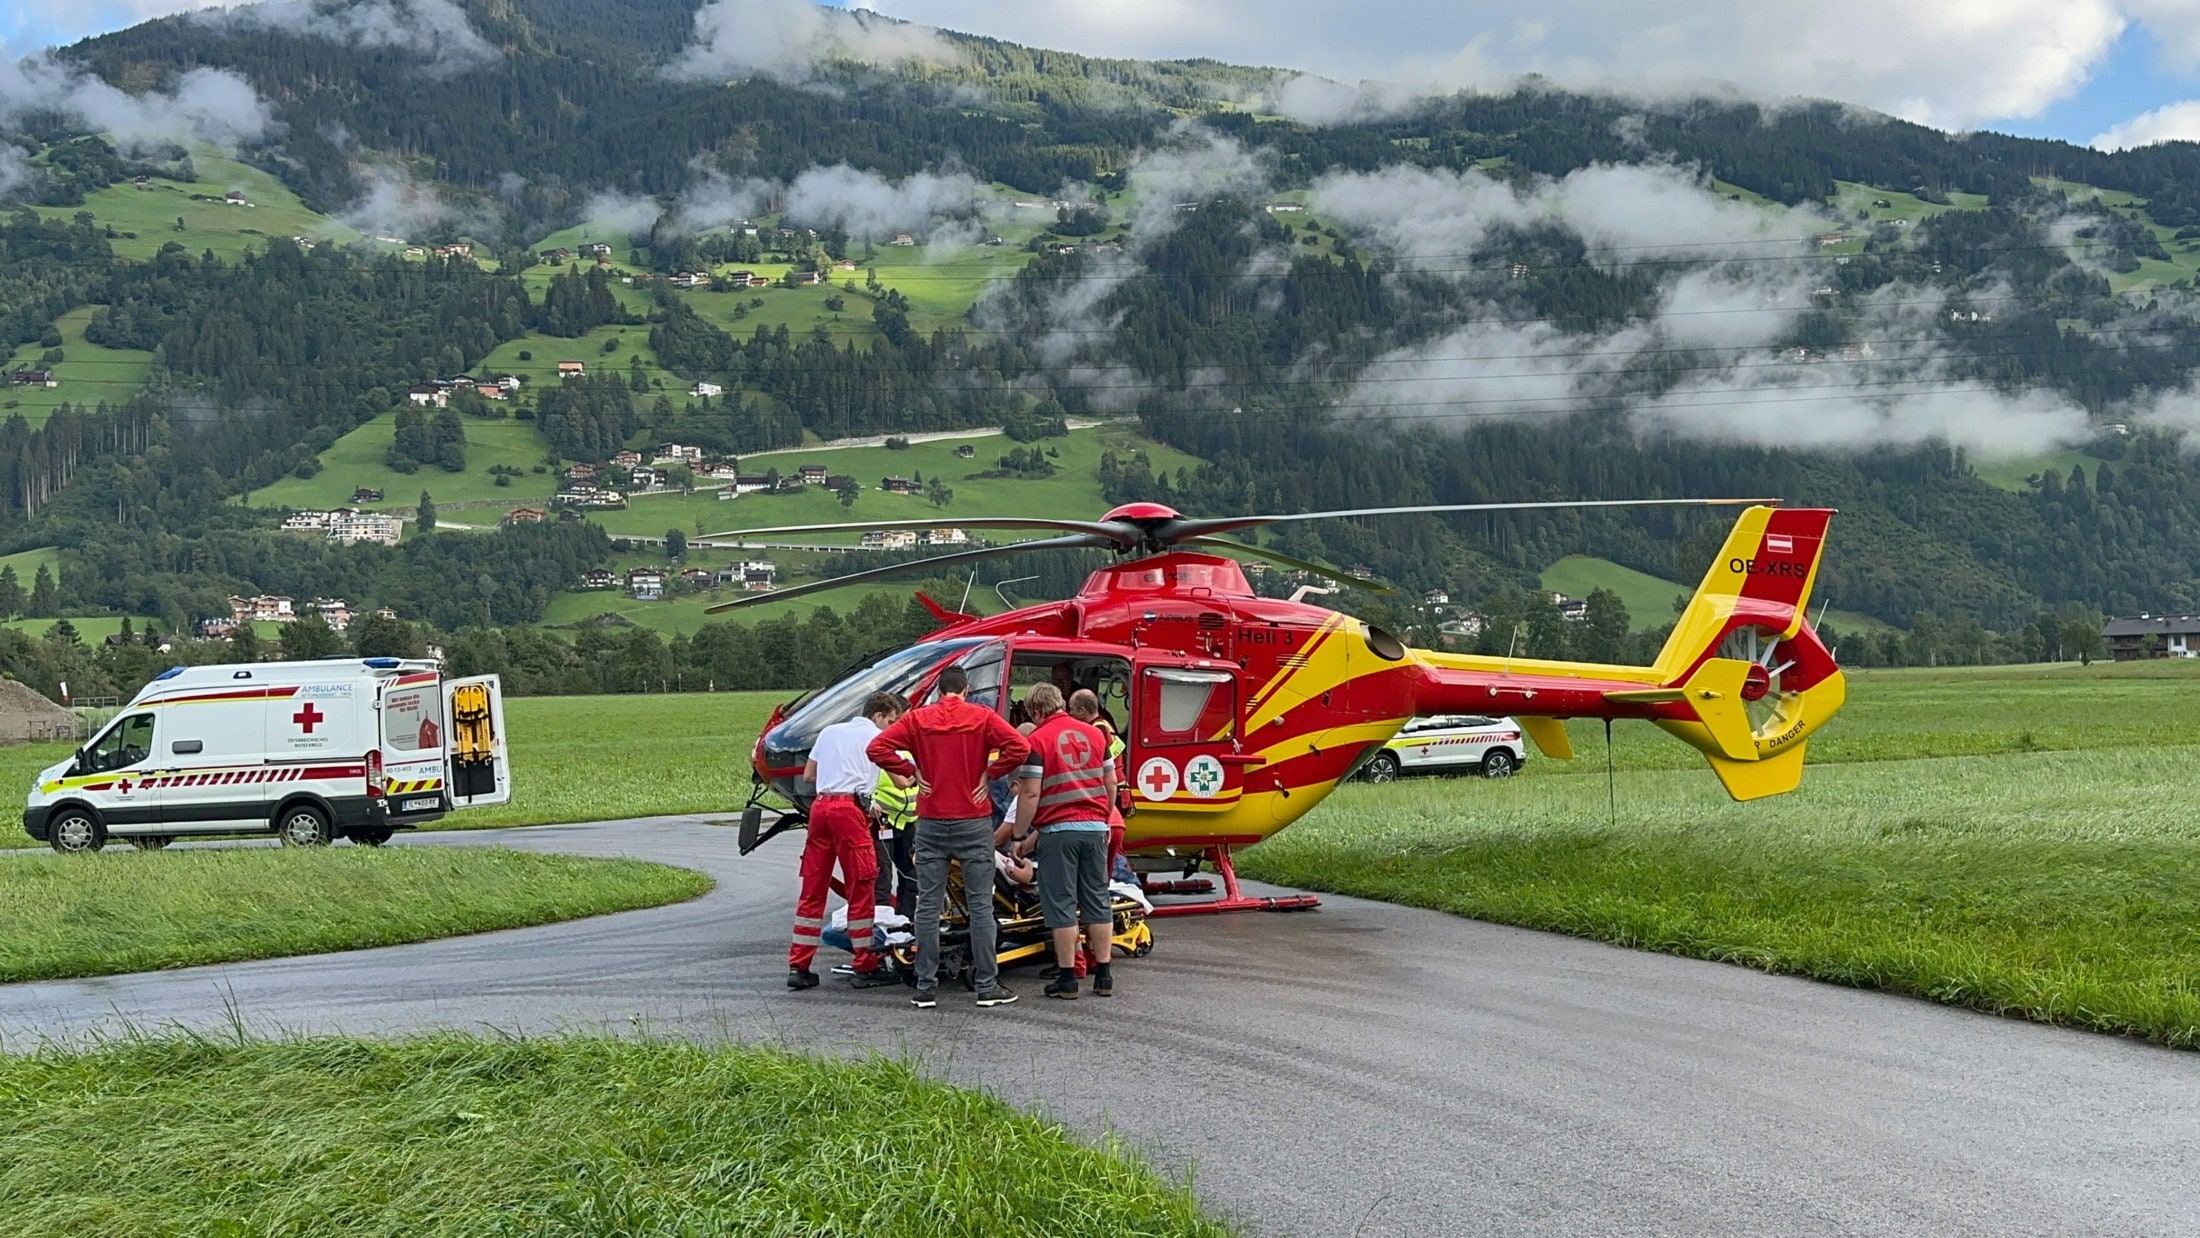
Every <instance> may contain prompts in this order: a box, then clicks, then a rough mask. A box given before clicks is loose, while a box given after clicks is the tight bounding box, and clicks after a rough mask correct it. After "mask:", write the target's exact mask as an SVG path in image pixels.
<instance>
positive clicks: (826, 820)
mask: <svg viewBox="0 0 2200 1238" xmlns="http://www.w3.org/2000/svg"><path fill="white" fill-rule="evenodd" d="M900 716H901V702H900V700H899V698H897V697H895V696H894V695H893V694H892V693H888V692H874V693H872V694H871V697H870V699H869V700H866V701H865V702H863V715H862V716H861V717H858V718H850V719H849V720H848V721H846V722H836V723H834V724H833V725H831V726H829V727H826V728H825V729H824V730H823V731H821V732H819V734H818V737H817V742H816V743H815V744H814V745H812V746H811V748H810V760H809V766H808V768H807V769H805V770H804V771H803V774H804V776H805V777H807V778H808V779H809V780H810V785H811V786H812V787H814V788H816V791H817V794H816V798H815V799H814V800H812V801H811V804H810V828H809V839H808V841H807V842H806V843H805V844H804V845H803V848H802V895H801V897H800V898H799V899H797V900H796V902H795V905H794V941H793V944H792V945H791V946H790V947H788V950H787V987H788V988H790V989H797V990H799V989H814V988H816V987H817V984H818V980H817V973H815V972H813V971H811V970H810V963H811V962H812V961H813V960H814V959H816V958H817V941H818V936H819V935H820V934H821V933H823V932H824V930H825V896H826V893H827V892H828V891H829V890H830V889H831V887H832V881H833V865H834V864H835V863H836V862H837V863H838V864H839V865H840V881H841V892H842V893H843V894H844V895H846V896H847V899H848V940H849V942H850V943H851V944H852V945H853V946H854V948H855V953H856V963H855V976H854V978H853V984H854V986H855V987H856V988H859V989H873V988H878V987H880V986H882V985H889V984H899V983H900V978H899V977H897V976H895V975H894V972H893V969H892V968H890V967H887V966H886V965H885V963H886V960H885V957H884V956H882V955H881V954H879V952H878V951H877V950H875V949H873V948H872V944H873V943H872V934H871V927H872V926H871V915H872V901H871V900H872V896H873V894H874V893H875V891H876V886H877V882H878V858H877V852H876V850H875V848H874V847H873V845H872V841H871V814H870V808H869V806H868V804H866V803H865V800H866V799H867V798H868V797H869V796H870V794H871V790H872V788H873V787H874V786H876V785H877V784H878V776H879V773H878V767H877V766H876V765H873V764H871V761H870V758H869V757H867V756H865V755H864V752H863V750H864V748H865V746H867V745H868V744H869V743H870V742H871V740H872V739H873V738H875V737H876V736H877V735H878V733H879V731H880V729H882V728H884V727H886V726H888V725H891V724H892V723H893V721H894V720H895V719H896V718H898V717H900Z"/></svg>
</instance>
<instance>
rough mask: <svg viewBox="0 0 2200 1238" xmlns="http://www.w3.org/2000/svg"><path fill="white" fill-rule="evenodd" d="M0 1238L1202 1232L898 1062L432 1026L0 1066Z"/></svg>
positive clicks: (1132, 1163) (1127, 1174) (1128, 1161)
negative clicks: (435, 1031)
mask: <svg viewBox="0 0 2200 1238" xmlns="http://www.w3.org/2000/svg"><path fill="white" fill-rule="evenodd" d="M0 1097H5V1098H7V1102H8V1105H9V1107H10V1108H12V1109H14V1110H15V1111H16V1112H18V1113H21V1114H26V1115H34V1119H33V1120H29V1121H19V1122H11V1123H5V1124H0V1234H8V1235H17V1234H20V1235H32V1234H36V1235H42V1236H43V1235H77V1234H82V1235H99V1236H100V1238H135V1236H138V1235H170V1234H301V1235H303V1234H331V1235H335V1234H341V1235H346V1236H347V1238H374V1236H381V1235H387V1236H390V1238H441V1236H446V1235H448V1236H454V1238H455V1236H458V1235H468V1236H472V1235H503V1234H509V1235H519V1234H527V1235H589V1236H595V1235H607V1234H619V1235H703V1234H728V1235H731V1234H738V1235H743V1236H744V1238H826V1236H837V1235H846V1236H851V1238H852V1236H855V1235H876V1234H891V1235H895V1236H896V1238H924V1236H927V1235H966V1234H1000V1235H1035V1236H1036V1235H1046V1236H1048V1238H1083V1236H1086V1235H1090V1236H1092V1238H1129V1236H1134V1235H1221V1234H1224V1233H1226V1232H1227V1231H1226V1229H1225V1228H1224V1227H1223V1226H1222V1225H1220V1224H1217V1223H1215V1222H1214V1221H1212V1220H1208V1219H1206V1218H1203V1217H1202V1216H1201V1214H1200V1212H1199V1209H1198V1206H1197V1205H1196V1204H1195V1203H1194V1201H1193V1199H1192V1197H1191V1194H1190V1192H1189V1191H1188V1190H1187V1189H1186V1188H1184V1187H1183V1186H1180V1185H1177V1184H1173V1183H1169V1182H1166V1181H1164V1180H1162V1179H1161V1178H1160V1177H1159V1176H1157V1175H1156V1174H1155V1173H1154V1172H1153V1171H1152V1170H1151V1169H1150V1168H1148V1167H1146V1166H1145V1165H1143V1164H1142V1163H1140V1162H1138V1161H1137V1160H1135V1159H1133V1158H1131V1157H1130V1156H1128V1155H1126V1154H1125V1153H1124V1151H1123V1150H1122V1149H1120V1148H1117V1147H1112V1146H1110V1147H1099V1148H1095V1147H1088V1146H1085V1145H1083V1144H1080V1143H1078V1142H1076V1141H1074V1140H1072V1139H1071V1138H1069V1137H1068V1136H1067V1135H1066V1134H1065V1132H1064V1131H1063V1129H1062V1128H1061V1127H1060V1126H1058V1125H1055V1124H1053V1123H1049V1122H1045V1121H1042V1120H1040V1119H1037V1118H1033V1117H1029V1116H1026V1115H1023V1114H1020V1113H1018V1112H1016V1111H1015V1110H1013V1109H1010V1108H1009V1107H1007V1106H1005V1105H1003V1104H1001V1103H999V1102H997V1101H994V1100H992V1099H989V1098H987V1097H984V1096H980V1095H977V1094H974V1093H971V1092H966V1091H961V1090H957V1089H954V1088H950V1087H946V1086H943V1085H941V1084H938V1083H933V1082H928V1081H926V1080H924V1079H922V1078H920V1077H919V1076H918V1075H917V1074H916V1073H915V1072H914V1071H913V1070H911V1069H910V1068H908V1067H906V1066H903V1065H899V1064H896V1063H893V1062H887V1061H881V1060H871V1061H861V1062H841V1061H822V1060H817V1059H812V1058H803V1057H797V1056H794V1055H791V1054H787V1053H782V1052H776V1051H773V1050H769V1049H761V1048H755V1047H748V1046H721V1047H713V1048H701V1047H696V1046H693V1045H688V1044H659V1043H650V1042H645V1041H634V1040H617V1039H598V1038H558V1039H541V1040H484V1039H476V1038H471V1037H464V1036H454V1035H445V1036H437V1037H433V1038H428V1039H421V1040H411V1041H398V1042H394V1043H381V1042H374V1041H365V1040H352V1039H313V1040H300V1041H290V1042H276V1043H254V1042H243V1043H218V1042H214V1041H209V1040H205V1039H199V1038H190V1037H185V1038H168V1039H150V1040H131V1041H124V1042H121V1043H116V1044H112V1045H109V1046H107V1047H104V1048H99V1049H96V1050H93V1051H90V1052H82V1053H79V1052H70V1051H64V1050H61V1049H53V1050H48V1051H44V1052H40V1053H37V1054H34V1055H31V1056H28V1057H18V1058H0Z"/></svg>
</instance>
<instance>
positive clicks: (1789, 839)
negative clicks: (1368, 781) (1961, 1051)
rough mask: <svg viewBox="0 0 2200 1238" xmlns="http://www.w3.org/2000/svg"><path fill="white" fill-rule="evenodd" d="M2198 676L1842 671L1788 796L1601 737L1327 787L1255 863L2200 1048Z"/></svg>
mask: <svg viewBox="0 0 2200 1238" xmlns="http://www.w3.org/2000/svg"><path fill="white" fill-rule="evenodd" d="M2196 671H2200V668H2195V667H2193V666H2191V665H2190V664H2182V665H2174V666H2172V665H2166V664H2161V663H2155V664H2147V665H2140V666H2096V667H2094V668H2092V669H2091V670H2081V669H2079V668H2076V667H2068V668H2056V669H2040V668H2023V669H2009V670H1997V669H1972V670H1962V671H1882V672H1872V673H1865V674H1858V675H1855V676H1854V677H1853V679H1852V687H1851V696H1850V704H1849V708H1848V710H1847V712H1845V713H1844V714H1843V715H1842V716H1841V718H1840V719H1839V720H1837V721H1836V722H1835V723H1834V724H1833V726H1832V727H1830V728H1829V729H1828V731H1827V732H1826V733H1825V734H1824V735H1823V736H1822V737H1821V738H1819V739H1816V740H1814V741H1813V743H1812V748H1811V754H1810V755H1811V758H1812V760H1813V763H1814V768H1812V769H1811V770H1810V771H1809V772H1808V774H1807V775H1806V776H1805V778H1804V782H1803V786H1802V789H1801V790H1799V791H1798V792H1796V793H1795V794H1793V795H1789V796H1784V797H1780V798H1777V799H1772V800H1767V801H1760V802H1757V803H1754V804H1735V803H1732V802H1731V801H1729V800H1728V799H1727V798H1726V797H1725V795H1724V794H1723V793H1722V792H1721V791H1720V789H1719V787H1718V784H1717V783H1716V782H1715V781H1714V780H1713V779H1712V778H1711V777H1710V775H1709V774H1708V773H1707V772H1706V771H1704V770H1703V769H1702V768H1701V763H1700V760H1699V759H1698V758H1697V757H1696V756H1695V755H1694V753H1693V752H1692V751H1691V750H1689V749H1687V748H1685V747H1683V746H1681V745H1680V744H1678V743H1676V742H1673V741H1671V740H1668V739H1666V738H1664V737H1663V736H1662V735H1659V734H1657V733H1656V732H1654V731H1652V730H1651V729H1650V728H1648V727H1646V726H1641V725H1639V724H1630V725H1623V726H1621V727H1619V728H1618V736H1617V743H1616V745H1615V753H1614V755H1615V764H1616V765H1617V766H1618V767H1619V769H1620V771H1621V772H1620V774H1619V775H1618V779H1617V792H1618V794H1617V805H1618V806H1617V812H1616V815H1613V816H1610V817H1608V816H1607V807H1606V805H1607V801H1606V787H1605V781H1604V777H1603V770H1602V768H1601V765H1602V761H1601V759H1600V758H1601V756H1602V753H1601V751H1600V749H1601V730H1600V728H1596V727H1590V726H1583V725H1580V724H1576V726H1575V736H1574V742H1575V745H1576V748H1577V750H1578V751H1579V752H1580V753H1581V754H1582V759H1581V760H1580V761H1579V762H1577V763H1576V764H1575V765H1573V766H1564V765H1561V764H1559V763H1556V762H1549V761H1541V762H1538V761H1533V760H1531V761H1530V763H1529V765H1528V767H1527V771H1526V775H1525V776H1523V777H1520V778H1516V779H1513V780H1511V781H1508V782H1496V783H1490V782H1482V781H1478V780H1423V781H1411V782H1403V783H1398V784H1393V785H1391V786H1385V787H1369V786H1351V787H1347V788H1345V789H1343V790H1342V791H1340V792H1339V793H1338V794H1337V795H1336V796H1335V797H1334V798H1332V799H1331V800H1330V801H1329V802H1327V803H1325V804H1324V805H1323V806H1322V808H1321V809H1320V810H1319V811H1317V812H1316V813H1314V814H1312V815H1311V816H1310V817H1309V818H1308V819H1307V820H1306V821H1304V822H1302V823H1300V824H1299V825H1298V826H1296V827H1295V828H1293V829H1292V830H1290V831H1289V832H1288V833H1286V834H1284V835H1282V836H1281V837H1279V838H1278V839H1277V840H1276V841H1274V842H1271V843H1269V844H1266V845H1264V846H1262V847H1259V848H1257V849H1255V850H1253V851H1252V852H1249V853H1248V854H1247V856H1246V857H1245V867H1246V869H1247V871H1248V872H1250V873H1253V874H1256V875H1258V876H1259V877H1261V878H1262V879H1264V880H1269V881H1275V882H1280V883H1283V884H1287V885H1296V886H1303V887H1309V888H1313V889H1320V890H1329V891H1336V892H1339V893H1348V894H1358V895H1362V896H1366V897H1372V898H1380V899H1386V900H1390V901H1394V902H1401V903H1409V904H1413V905H1417V906H1424V907H1432V908H1436V909H1439V910H1444V911H1450V912H1455V913H1458V914H1460V915H1466V916H1473V917H1475V918H1478V919H1486V920H1495V921H1501V922H1504V923H1509V924H1519V925H1524V926H1527V927H1531V928H1538V929H1548V930H1553V931H1558V932H1565V933H1573V934H1577V935H1580V936H1585V937H1593V938H1597V939H1600V940H1605V941H1611V942H1615V943H1618V944H1622V945H1627V946H1633V947H1638V948H1643V949H1653V950H1661V951H1666V952H1669V953H1675V954H1684V955H1691V956H1695V957H1699V958H1708V959H1718V960H1722V961H1727V962H1735V963H1742V964H1746V965H1749V966H1753V967H1760V968H1764V969H1766V970H1770V971H1779V972H1789V973H1795V974H1799V975H1805V976H1811V977H1815V978H1818V979H1822V980H1830V981H1835V982H1838V983H1843V984H1853V985H1859V986H1864V987H1870V988H1882V989H1888V990H1892V991H1896V992H1902V993H1909V994H1914V995H1917V996H1920V997H1927V998H1931V999H1934V1000H1937V1001H1943V1002H1949V1003H1954V1004H1959V1005H1965V1006H1971V1007H1975V1008H1978V1009H1981V1010H1988V1011H1995V1012H2000V1013H2008V1014H2016V1015H2021V1016H2024V1017H2028V1018H2035V1019H2042V1020H2048V1021H2053V1022H2058V1023H2068V1024H2073V1025H2077V1026H2082V1027H2088V1028H2094V1029H2098V1030H2103V1031H2112V1032H2121V1033H2130V1034H2135V1035H2142V1036H2146V1037H2148V1038H2151V1039H2154V1040H2158V1041H2162V1042H2165V1043H2168V1044H2174V1045H2182V1046H2193V1045H2200V993H2196V992H2195V990H2194V987H2193V983H2192V978H2191V975H2192V974H2191V958H2192V951H2193V944H2194V942H2195V940H2200V882H2196V881H2195V880H2194V879H2195V877H2196V876H2200V840H2196V838H2195V835H2194V831H2193V829H2192V825H2191V821H2190V814H2189V813H2188V812H2187V810H2186V805H2187V803H2188V802H2189V798H2190V797H2189V788H2190V786H2191V785H2192V783H2193V781H2194V779H2195V778H2196V777H2200V747H2195V746H2193V743H2192V736H2193V735H2194V734H2195V733H2196V725H2200V693H2195V691H2194V688H2195V686H2196V683H2195V680H2196V679H2200V674H2196V673H2195V672H2196Z"/></svg>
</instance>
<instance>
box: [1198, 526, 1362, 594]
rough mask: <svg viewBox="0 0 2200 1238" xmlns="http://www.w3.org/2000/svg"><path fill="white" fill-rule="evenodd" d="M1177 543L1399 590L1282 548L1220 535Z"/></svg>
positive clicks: (1340, 580)
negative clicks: (1234, 551) (1290, 552)
mask: <svg viewBox="0 0 2200 1238" xmlns="http://www.w3.org/2000/svg"><path fill="white" fill-rule="evenodd" d="M1177 545H1179V546H1213V547H1216V548H1218V549H1222V550H1237V551H1243V552H1244V553H1246V554H1249V555H1252V556H1253V557H1254V558H1257V559H1266V560H1268V561H1269V562H1270V563H1274V564H1278V565H1280V566H1282V567H1288V568H1294V569H1296V570H1298V571H1301V572H1309V573H1312V574H1313V575H1316V576H1319V577H1321V578H1322V579H1323V580H1334V581H1336V582H1337V583H1338V584H1340V585H1350V586H1352V587H1353V588H1355V589H1365V590H1367V591H1368V592H1369V593H1391V594H1395V593H1396V592H1398V590H1397V589H1395V588H1393V587H1392V586H1390V585H1386V584H1384V583H1383V582H1382V581H1379V580H1361V579H1360V578H1359V577H1357V576H1353V575H1350V574H1348V573H1345V572H1340V571H1338V570H1336V569H1335V568H1328V567H1323V566H1322V565H1321V564H1319V563H1316V562H1313V561H1312V560H1310V559H1301V558H1298V557H1297V556H1295V555H1287V554H1284V553H1283V552H1282V551H1280V550H1270V549H1268V548H1267V547H1265V546H1248V545H1246V544H1245V543H1243V542H1233V541H1228V540H1226V539H1224V538H1219V537H1190V538H1186V539H1184V540H1183V541H1181V542H1178V543H1177Z"/></svg>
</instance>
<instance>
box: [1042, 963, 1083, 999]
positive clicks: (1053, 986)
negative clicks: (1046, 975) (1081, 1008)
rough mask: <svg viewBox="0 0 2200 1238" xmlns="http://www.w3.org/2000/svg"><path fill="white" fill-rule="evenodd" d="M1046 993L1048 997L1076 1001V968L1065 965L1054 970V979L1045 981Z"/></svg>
mask: <svg viewBox="0 0 2200 1238" xmlns="http://www.w3.org/2000/svg"><path fill="white" fill-rule="evenodd" d="M1046 995H1047V996H1048V997H1059V998H1062V999H1064V1000H1065V1001H1076V1000H1077V970H1076V969H1075V968H1071V967H1065V968H1063V969H1061V970H1060V971H1057V972H1055V973H1054V979H1052V980H1049V981H1047V987H1046Z"/></svg>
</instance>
